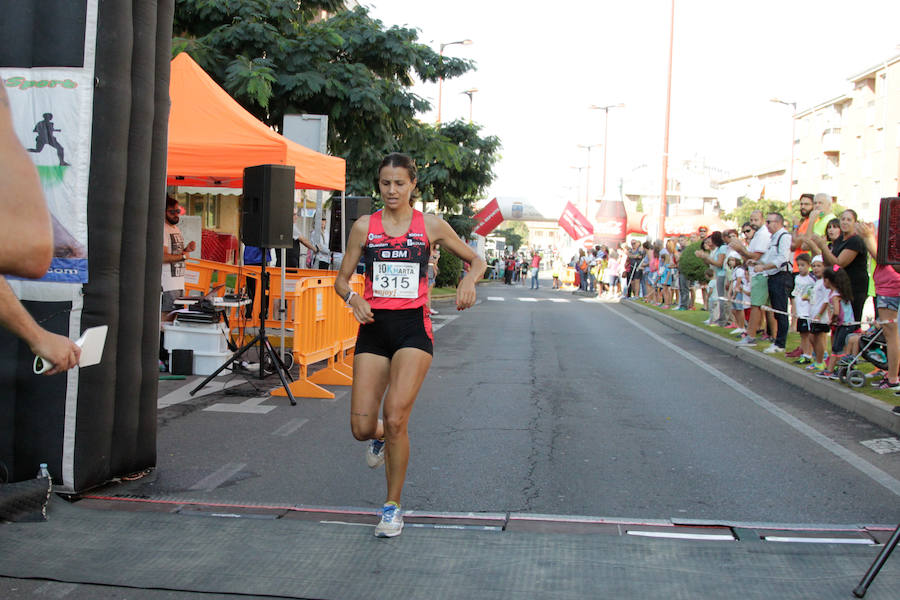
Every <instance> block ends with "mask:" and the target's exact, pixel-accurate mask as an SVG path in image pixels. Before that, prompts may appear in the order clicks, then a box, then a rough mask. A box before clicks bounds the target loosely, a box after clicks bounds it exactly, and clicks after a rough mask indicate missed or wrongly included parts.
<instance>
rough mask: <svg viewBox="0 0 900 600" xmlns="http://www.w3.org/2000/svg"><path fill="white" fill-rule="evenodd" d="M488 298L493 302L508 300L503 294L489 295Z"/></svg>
mask: <svg viewBox="0 0 900 600" xmlns="http://www.w3.org/2000/svg"><path fill="white" fill-rule="evenodd" d="M487 299H488V300H490V301H491V302H505V301H506V298H504V297H503V296H488V297H487Z"/></svg>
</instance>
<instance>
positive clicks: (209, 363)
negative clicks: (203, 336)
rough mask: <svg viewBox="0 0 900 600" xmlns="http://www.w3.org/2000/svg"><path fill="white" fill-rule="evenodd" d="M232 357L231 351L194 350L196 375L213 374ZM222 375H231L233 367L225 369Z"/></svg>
mask: <svg viewBox="0 0 900 600" xmlns="http://www.w3.org/2000/svg"><path fill="white" fill-rule="evenodd" d="M229 358H231V352H228V351H227V350H226V351H225V352H194V375H212V374H213V371H215V370H216V369H218V368H219V367H221V366H222V365H223V364H224V363H225V361H227V360H228V359H229ZM221 375H231V367H229V368H227V369H224V370H223V371H222V372H221V373H219V376H221Z"/></svg>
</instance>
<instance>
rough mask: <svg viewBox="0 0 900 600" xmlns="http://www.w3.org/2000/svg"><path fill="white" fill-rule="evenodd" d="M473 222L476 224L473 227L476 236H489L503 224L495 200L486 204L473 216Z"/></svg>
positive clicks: (498, 206)
mask: <svg viewBox="0 0 900 600" xmlns="http://www.w3.org/2000/svg"><path fill="white" fill-rule="evenodd" d="M475 221H476V222H477V223H478V224H477V225H476V226H475V229H474V231H475V233H477V234H478V235H487V234H489V233H490V232H492V231H493V230H494V229H496V228H497V226H498V225H499V224H500V223H502V222H503V215H502V214H500V205H499V204H498V203H497V199H496V198H494V199H493V200H491V201H490V202H488V203H487V205H486V206H485V207H484V208H482V209H481V211H480V212H479V213H478V214H477V215H475Z"/></svg>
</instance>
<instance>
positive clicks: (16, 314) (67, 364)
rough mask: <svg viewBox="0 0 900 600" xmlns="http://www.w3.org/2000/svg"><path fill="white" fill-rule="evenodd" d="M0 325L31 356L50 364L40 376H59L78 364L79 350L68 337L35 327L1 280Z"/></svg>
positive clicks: (35, 324) (30, 317)
mask: <svg viewBox="0 0 900 600" xmlns="http://www.w3.org/2000/svg"><path fill="white" fill-rule="evenodd" d="M0 325H2V326H3V327H5V328H6V329H8V330H9V331H11V332H12V333H13V334H15V335H16V336H17V337H20V338H22V339H23V340H24V341H25V343H26V344H28V347H29V348H31V351H32V352H34V354H35V356H40V357H41V358H44V359H46V360H47V361H49V362H50V363H51V364H52V365H53V368H52V369H50V370H49V371H47V372H46V373H44V375H54V374H56V373H62V372H63V371H67V370H68V369H71V368H72V367H74V366H75V365H77V364H78V358H79V357H80V356H81V348H79V347H78V346H77V345H76V344H75V342H73V341H72V340H70V339H69V338H67V337H64V336H61V335H57V334H55V333H51V332H49V331H47V330H46V329H44V328H43V327H41V326H40V325H38V324H37V323H36V322H35V320H34V319H33V318H32V316H31V315H30V314H29V313H28V311H27V310H25V307H24V306H22V303H21V302H19V299H18V298H16V295H15V294H14V293H13V291H12V288H10V287H9V284H8V283H7V282H6V279H5V278H3V277H0Z"/></svg>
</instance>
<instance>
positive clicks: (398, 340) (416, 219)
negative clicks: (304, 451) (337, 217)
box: [334, 153, 487, 537]
mask: <svg viewBox="0 0 900 600" xmlns="http://www.w3.org/2000/svg"><path fill="white" fill-rule="evenodd" d="M378 188H379V191H380V192H381V198H382V200H383V202H384V208H383V209H382V210H380V211H378V212H376V213H375V214H373V215H367V216H363V217H360V218H359V219H358V220H357V221H356V222H355V223H354V224H353V227H352V228H351V230H350V236H349V239H348V242H347V252H346V254H344V259H343V262H342V263H341V270H340V272H339V273H338V276H337V278H336V280H335V283H334V289H335V291H336V292H337V293H338V295H339V296H340V297H341V298H343V299H344V302H345V303H346V304H347V306H348V307H350V308H351V309H353V316H354V317H355V318H356V320H357V321H359V322H360V327H359V333H358V335H357V338H356V352H355V356H354V358H353V390H352V393H351V400H350V428H351V431H352V432H353V437H355V438H356V439H358V440H360V441H367V440H368V441H369V444H368V445H367V447H366V461H367V463H368V465H369V466H370V467H373V468H374V467H377V466H379V465H381V464H384V466H385V476H386V478H387V499H386V501H385V504H384V508H383V509H382V516H381V520H380V521H379V523H378V525H377V526H376V527H375V535H376V536H377V537H394V536H396V535H399V534H400V532H401V531H402V529H403V516H402V513H401V510H400V496H401V493H402V492H403V483H404V481H405V479H406V467H407V464H408V463H409V435H408V431H407V425H408V423H409V415H410V412H411V411H412V407H413V404H414V403H415V401H416V395H417V394H418V393H419V388H420V387H421V386H422V382H423V381H424V380H425V375H426V374H427V373H428V368H429V367H430V366H431V359H432V353H433V341H434V340H433V336H432V331H431V314H430V312H429V310H428V281H427V272H428V259H429V257H430V256H431V248H432V247H434V245H436V244H440V246H441V248H442V249H446V250H448V251H450V252H452V253H453V254H455V255H456V256H458V257H459V258H461V259H462V260H464V261H466V262H468V263H470V264H471V265H472V266H471V268H470V269H469V272H468V273H467V274H466V276H465V277H464V278H463V280H462V281H461V282H460V284H459V286H458V287H457V288H456V309H457V310H465V309H466V308H469V307H470V306H472V305H473V304H475V283H476V282H477V281H478V280H479V279H481V277H482V276H483V275H484V271H485V269H486V268H487V265H486V264H485V262H484V260H483V259H482V258H481V257H480V256H478V255H477V254H476V253H475V252H474V251H473V250H472V249H471V248H470V247H469V246H468V245H466V244H465V243H464V242H463V241H462V240H461V239H459V236H457V235H456V232H454V231H453V229H452V228H451V227H450V225H449V224H447V222H445V221H444V220H442V219H441V218H439V217H437V216H435V215H426V214H422V213H421V212H419V211H417V210H415V209H413V207H412V200H411V198H412V194H413V191H414V190H415V188H416V165H415V163H414V162H413V160H412V159H411V158H410V157H409V156H407V155H405V154H399V153H394V154H389V155H388V156H386V157H385V158H384V160H383V161H382V162H381V166H380V167H379V169H378ZM360 256H362V257H363V259H364V261H365V265H366V273H365V281H366V283H365V292H364V293H363V296H362V297H360V296H359V295H358V294H356V293H355V292H353V291H352V290H351V289H350V277H351V276H352V275H353V272H354V270H355V267H356V265H357V263H358V262H359V259H360ZM385 391H387V393H385ZM379 412H382V413H383V419H379V418H378V416H379Z"/></svg>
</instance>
